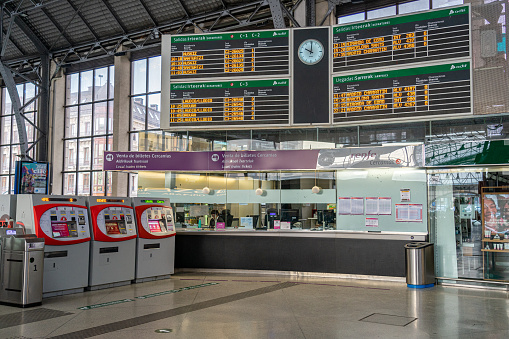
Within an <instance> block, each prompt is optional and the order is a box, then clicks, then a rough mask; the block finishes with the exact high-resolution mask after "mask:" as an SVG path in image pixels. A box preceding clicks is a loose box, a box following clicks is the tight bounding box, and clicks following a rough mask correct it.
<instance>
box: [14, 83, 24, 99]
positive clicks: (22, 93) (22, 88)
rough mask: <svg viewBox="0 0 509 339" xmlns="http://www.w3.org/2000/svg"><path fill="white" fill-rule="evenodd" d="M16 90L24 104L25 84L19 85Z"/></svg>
mask: <svg viewBox="0 0 509 339" xmlns="http://www.w3.org/2000/svg"><path fill="white" fill-rule="evenodd" d="M16 89H17V90H18V96H19V101H20V102H21V103H23V98H24V97H25V94H24V86H23V84H20V85H17V86H16Z"/></svg>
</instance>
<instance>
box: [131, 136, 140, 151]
mask: <svg viewBox="0 0 509 339" xmlns="http://www.w3.org/2000/svg"><path fill="white" fill-rule="evenodd" d="M139 139H140V136H139V134H138V133H132V134H131V136H130V138H129V141H130V145H129V150H131V151H139V146H140V141H139Z"/></svg>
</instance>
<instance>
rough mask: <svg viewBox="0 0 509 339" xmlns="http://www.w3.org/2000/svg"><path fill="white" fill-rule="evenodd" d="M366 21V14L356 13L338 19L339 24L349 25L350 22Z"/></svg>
mask: <svg viewBox="0 0 509 339" xmlns="http://www.w3.org/2000/svg"><path fill="white" fill-rule="evenodd" d="M362 20H364V12H362V13H355V14H350V15H346V16H342V17H340V18H338V24H347V23H349V22H356V21H362Z"/></svg>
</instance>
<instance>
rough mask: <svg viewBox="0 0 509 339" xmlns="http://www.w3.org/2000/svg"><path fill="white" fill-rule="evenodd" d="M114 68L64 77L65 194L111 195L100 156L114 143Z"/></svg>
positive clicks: (104, 68) (109, 178)
mask: <svg viewBox="0 0 509 339" xmlns="http://www.w3.org/2000/svg"><path fill="white" fill-rule="evenodd" d="M113 71H114V68H113V66H109V67H103V68H97V69H93V70H88V71H84V72H79V73H73V74H70V75H67V78H66V81H67V83H66V97H65V104H66V106H65V134H64V135H65V137H64V139H65V140H64V152H63V161H64V170H63V187H64V191H63V193H64V194H77V195H110V194H111V173H108V172H103V170H102V168H103V153H104V151H105V150H110V149H111V146H112V142H113V139H112V137H113V123H112V120H113V76H114V74H113Z"/></svg>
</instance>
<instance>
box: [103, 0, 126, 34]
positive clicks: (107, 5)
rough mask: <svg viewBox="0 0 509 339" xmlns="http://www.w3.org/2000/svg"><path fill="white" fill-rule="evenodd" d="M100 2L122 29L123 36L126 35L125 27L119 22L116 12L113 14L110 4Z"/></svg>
mask: <svg viewBox="0 0 509 339" xmlns="http://www.w3.org/2000/svg"><path fill="white" fill-rule="evenodd" d="M101 2H102V3H103V4H104V6H106V8H107V9H108V11H110V14H111V15H112V16H113V18H114V19H115V21H116V22H117V24H118V25H119V26H120V28H121V29H122V32H123V33H124V34H125V33H127V28H126V27H125V25H124V23H123V22H122V20H120V17H119V16H118V14H117V12H115V10H114V9H113V7H111V5H110V2H109V1H104V0H101Z"/></svg>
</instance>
